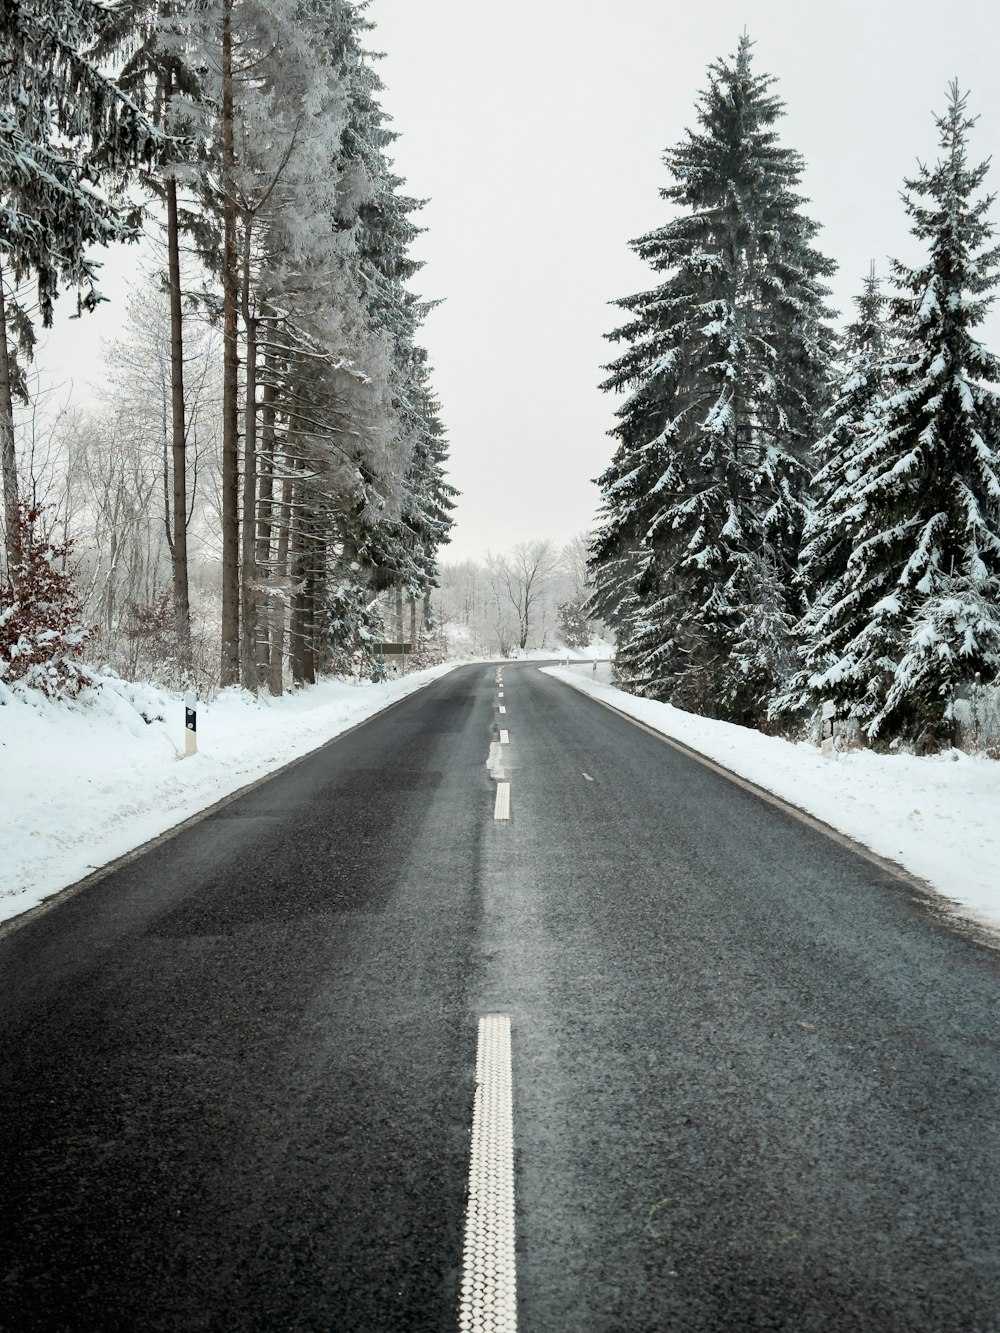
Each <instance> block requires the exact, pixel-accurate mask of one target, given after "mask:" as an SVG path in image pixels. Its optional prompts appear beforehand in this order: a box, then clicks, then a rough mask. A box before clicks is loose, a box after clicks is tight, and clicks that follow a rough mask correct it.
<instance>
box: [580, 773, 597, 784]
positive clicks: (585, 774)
mask: <svg viewBox="0 0 1000 1333" xmlns="http://www.w3.org/2000/svg"><path fill="white" fill-rule="evenodd" d="M583 776H584V777H585V778H586V779H587V781H588V782H593V780H594V779H593V778H592V777H591V776H590V774H589V773H584V775H583Z"/></svg>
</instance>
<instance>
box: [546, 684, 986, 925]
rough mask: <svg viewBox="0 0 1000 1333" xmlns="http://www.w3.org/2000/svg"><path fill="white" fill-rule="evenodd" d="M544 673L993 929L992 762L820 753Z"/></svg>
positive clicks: (948, 756)
mask: <svg viewBox="0 0 1000 1333" xmlns="http://www.w3.org/2000/svg"><path fill="white" fill-rule="evenodd" d="M547 671H548V674H549V675H551V676H555V677H557V678H558V679H560V680H565V681H569V682H570V683H572V684H573V685H575V686H576V687H577V689H581V690H583V691H584V692H585V693H587V694H591V695H593V696H594V697H595V698H597V699H601V700H604V701H605V702H606V703H609V704H611V705H612V706H613V707H615V708H617V709H619V710H620V711H621V712H623V713H627V714H628V715H629V716H630V717H634V718H636V719H637V720H639V721H641V722H643V723H645V725H646V726H648V727H651V728H652V729H653V730H654V731H659V732H661V733H662V734H663V735H664V736H671V737H673V738H674V739H676V740H678V741H681V742H682V743H683V744H685V745H689V746H691V747H692V748H693V749H695V750H698V751H699V753H701V754H703V755H705V756H707V757H708V758H710V759H713V760H715V761H716V762H717V763H719V764H722V765H723V766H724V767H726V768H728V769H730V770H731V771H732V772H734V773H738V774H740V776H742V777H744V778H748V779H749V780H750V781H751V782H754V783H756V784H757V786H759V787H763V788H765V789H766V790H767V791H771V792H774V793H775V795H777V796H780V797H782V798H783V799H784V800H786V801H788V802H790V803H791V804H792V805H796V806H798V807H799V808H800V809H802V810H805V811H807V812H808V813H809V814H811V815H814V816H815V817H816V818H818V819H821V820H823V821H824V822H825V823H827V824H830V825H832V826H833V827H834V828H836V829H839V830H840V831H841V832H842V833H845V834H847V836H848V837H850V838H852V839H853V840H854V841H855V842H859V843H862V844H863V845H864V846H865V847H868V848H870V849H871V850H872V851H873V852H876V853H878V855H879V856H882V857H886V858H887V859H889V860H890V861H894V862H896V863H897V864H898V865H901V866H903V867H904V868H905V869H906V870H908V871H910V873H911V874H913V875H916V876H917V877H918V878H920V879H922V880H924V881H925V882H926V883H927V884H929V885H930V886H931V887H932V888H933V889H936V890H937V892H938V893H940V894H942V895H943V896H944V897H945V898H947V899H949V900H951V902H952V904H954V905H955V906H956V907H957V908H958V909H959V911H960V912H961V913H962V915H964V916H967V917H969V918H971V919H973V920H976V921H979V922H981V923H985V924H988V925H990V926H994V927H997V926H1000V825H998V823H997V817H996V812H997V810H998V809H1000V764H998V763H996V762H995V761H993V760H990V759H985V758H979V757H973V756H971V755H967V754H963V753H962V752H960V751H958V750H950V751H947V752H946V753H944V754H942V755H936V756H933V757H928V758H917V757H916V756H914V755H910V754H890V755H885V754H874V753H873V752H872V751H870V750H857V751H849V752H844V753H837V754H835V755H834V756H833V758H831V759H824V758H823V757H822V755H821V754H820V751H819V747H818V746H816V745H812V744H809V743H806V742H798V743H796V742H791V741H786V740H781V739H779V738H778V737H773V736H764V735H761V733H760V732H757V731H751V730H749V729H748V728H746V727H738V726H734V725H733V724H732V723H729V722H717V721H714V720H713V719H710V718H704V717H698V716H696V715H695V714H692V713H685V712H683V711H681V710H680V709H677V708H672V707H671V706H670V705H669V704H663V703H657V702H656V701H654V700H651V699H638V698H636V697H635V696H634V695H631V694H625V693H624V692H623V691H621V690H616V689H614V688H612V686H611V685H609V684H607V683H604V682H602V681H600V680H594V679H592V678H591V676H590V675H588V674H585V673H581V672H579V671H574V670H573V669H572V668H570V669H567V668H565V667H550V668H547Z"/></svg>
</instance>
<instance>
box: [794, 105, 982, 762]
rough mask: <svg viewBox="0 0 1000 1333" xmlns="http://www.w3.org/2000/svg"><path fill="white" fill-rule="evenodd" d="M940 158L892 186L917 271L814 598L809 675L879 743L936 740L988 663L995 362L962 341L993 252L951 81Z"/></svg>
mask: <svg viewBox="0 0 1000 1333" xmlns="http://www.w3.org/2000/svg"><path fill="white" fill-rule="evenodd" d="M936 122H937V126H938V130H939V134H940V147H941V150H942V156H941V158H940V159H939V160H938V162H937V163H936V164H935V165H934V166H932V167H928V166H924V165H921V166H920V168H919V171H918V173H917V175H916V176H915V177H914V178H913V179H912V180H908V181H907V182H906V189H907V193H906V194H905V195H904V200H905V204H906V210H907V212H908V214H909V216H910V217H911V219H912V222H913V225H912V231H913V234H914V235H915V236H916V237H917V238H918V239H919V240H920V241H922V242H924V243H925V245H926V247H927V258H926V260H925V261H924V262H923V263H922V264H921V265H919V266H918V267H916V268H910V267H908V266H907V265H904V264H901V263H898V262H894V264H893V266H892V278H893V283H894V285H895V288H896V294H895V295H894V296H893V297H892V298H891V301H890V309H891V313H892V316H893V319H894V323H895V326H896V330H897V333H898V336H899V338H900V343H901V348H900V353H899V357H898V359H897V360H895V361H893V362H892V363H890V365H889V367H888V370H889V374H890V375H891V378H892V381H893V382H892V386H891V391H890V394H889V396H888V397H887V398H886V399H885V400H884V402H883V403H882V404H881V407H880V409H879V411H878V414H877V421H876V423H875V426H874V429H873V430H872V432H871V438H870V439H869V440H868V442H867V444H866V445H865V447H863V448H862V449H861V450H860V452H859V453H858V455H857V458H856V461H855V463H854V464H853V465H852V466H853V467H854V469H856V471H857V474H858V476H857V480H856V481H854V482H853V483H851V482H849V481H848V482H847V484H848V485H852V486H853V494H854V509H853V511H852V512H853V513H854V515H855V517H854V519H853V520H852V525H853V526H852V536H851V540H852V545H853V549H852V551H851V554H850V556H849V558H848V561H847V566H846V569H845V571H844V573H843V574H842V575H841V576H840V577H839V578H837V579H836V580H835V581H834V582H833V584H832V586H831V587H830V588H829V589H828V590H827V591H825V592H824V593H823V594H822V596H823V598H824V599H825V603H826V605H827V606H828V608H829V609H828V610H827V611H826V612H825V614H824V616H823V617H822V618H821V621H820V623H819V624H818V625H817V635H818V638H817V643H816V646H815V649H814V651H813V656H814V659H815V660H818V661H823V662H824V665H823V666H822V667H820V669H818V670H817V671H816V672H815V674H814V675H813V676H812V677H811V679H810V682H809V684H810V688H811V689H812V691H813V692H814V694H816V695H823V694H825V693H830V694H831V695H832V697H836V698H838V699H840V700H841V701H842V704H843V707H844V709H845V711H846V712H847V713H849V714H850V715H851V716H854V717H856V718H858V719H859V720H860V721H861V722H862V723H863V724H864V726H865V728H866V730H867V733H868V735H869V737H870V738H872V739H878V740H880V741H882V742H887V741H891V740H893V739H895V738H901V739H905V740H910V741H921V742H922V743H925V744H936V743H939V742H941V741H943V740H946V739H947V738H948V736H949V728H950V719H951V704H952V699H953V696H954V691H955V688H956V687H957V686H959V685H960V684H962V683H963V682H967V681H970V680H971V679H972V678H973V676H974V674H975V673H976V672H977V671H978V672H982V673H983V674H984V675H989V676H991V677H992V676H993V675H994V674H995V673H996V671H997V669H998V667H1000V616H998V612H997V605H998V600H1000V456H998V446H1000V403H998V393H997V390H996V389H995V388H994V387H992V386H994V385H996V384H997V383H1000V360H998V358H996V357H995V356H993V355H992V354H991V353H990V352H988V351H987V350H986V349H985V348H984V347H983V346H982V344H981V343H980V342H979V341H978V340H977V339H976V337H975V336H974V333H973V330H974V329H975V328H976V327H977V326H978V325H979V324H980V323H981V322H982V320H983V318H984V316H985V314H986V312H987V310H988V309H989V307H990V305H991V304H992V301H993V299H994V297H993V294H992V293H993V292H994V290H995V288H996V286H997V284H998V282H1000V247H997V246H995V245H994V244H993V243H992V241H993V236H994V229H993V226H992V225H991V223H990V222H989V220H988V216H987V215H988V212H989V209H990V206H991V204H992V202H993V196H986V195H979V197H978V198H977V197H976V196H977V193H978V192H979V189H980V186H981V185H982V182H983V180H984V177H985V176H986V173H987V170H988V166H989V164H988V162H984V163H981V164H979V165H978V166H970V165H969V162H968V157H967V139H968V135H969V131H970V130H971V128H972V126H973V124H974V123H975V122H974V120H972V119H970V118H969V117H968V116H967V114H966V97H965V96H964V95H961V94H960V93H959V91H958V86H957V84H953V85H952V86H951V97H950V102H949V105H948V109H947V111H946V112H945V114H944V115H943V116H940V117H937V118H936Z"/></svg>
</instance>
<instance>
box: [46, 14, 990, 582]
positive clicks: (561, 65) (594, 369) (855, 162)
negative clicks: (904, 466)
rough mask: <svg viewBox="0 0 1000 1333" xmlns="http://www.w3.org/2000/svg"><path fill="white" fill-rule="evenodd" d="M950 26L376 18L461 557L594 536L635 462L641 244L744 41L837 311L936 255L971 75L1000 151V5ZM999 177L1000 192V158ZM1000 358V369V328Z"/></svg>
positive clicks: (612, 17)
mask: <svg viewBox="0 0 1000 1333" xmlns="http://www.w3.org/2000/svg"><path fill="white" fill-rule="evenodd" d="M947 8H948V7H946V6H945V5H943V4H941V3H929V0H865V2H862V0H830V2H829V3H826V4H824V5H822V6H821V5H814V4H811V3H808V0H757V3H746V2H744V3H736V2H735V0H714V2H713V3H711V4H699V3H691V2H690V0H688V2H687V3H683V4H682V3H678V2H677V0H673V2H670V0H616V3H615V4H614V5H609V4H608V3H607V0H601V3H596V0H504V2H503V3H502V4H486V3H484V0H372V3H371V6H370V9H369V16H370V18H371V19H372V20H373V21H374V22H375V24H376V25H377V26H376V29H375V31H374V32H373V33H372V34H371V35H370V45H371V47H372V48H373V49H377V50H381V51H383V52H385V59H384V60H383V61H382V62H381V74H382V77H383V79H384V81H385V83H386V92H385V95H384V99H383V105H384V106H385V108H386V110H387V111H388V112H389V113H390V114H391V115H392V116H393V118H394V121H395V128H396V129H397V130H398V132H399V134H400V139H399V141H398V142H397V144H396V145H395V159H396V164H397V168H398V169H399V172H400V174H401V175H403V176H405V177H406V178H407V182H408V189H409V191H410V192H411V193H412V194H414V195H416V196H418V197H421V198H426V199H427V200H428V203H427V206H426V208H425V209H424V210H423V214H422V222H423V224H424V226H425V227H426V229H427V230H426V232H425V234H424V235H423V236H421V237H420V238H419V240H418V242H417V245H416V253H417V257H418V258H420V259H421V260H423V261H424V262H425V268H424V269H423V271H422V272H421V273H420V274H419V275H418V279H417V281H416V283H415V286H416V288H417V290H419V291H420V292H421V293H422V294H423V295H425V296H427V297H432V298H437V299H441V300H442V301H443V304H442V305H441V306H440V307H438V309H436V310H435V311H434V312H433V313H432V314H431V315H430V316H429V318H428V321H427V324H426V326H425V329H424V342H425V344H426V346H427V347H428V349H429V351H430V356H431V361H432V364H433V365H434V367H435V384H436V387H437V389H438V392H439V394H440V397H441V401H442V405H443V409H444V418H445V422H446V425H447V428H448V433H449V439H450V446H451V478H452V481H453V483H454V484H455V485H456V486H457V487H458V488H459V490H460V491H461V492H462V496H461V499H460V500H459V505H458V509H457V512H456V519H457V524H456V528H455V532H454V536H453V541H452V544H451V546H450V548H446V549H445V551H444V552H443V556H444V558H445V559H446V560H452V559H464V558H466V557H477V556H480V555H481V554H483V553H484V552H485V550H486V548H487V547H492V548H493V549H495V550H502V549H505V548H507V547H509V546H511V545H512V544H513V543H515V542H517V541H521V540H525V539H530V538H534V537H551V538H553V539H554V540H555V541H557V542H559V543H562V542H564V541H566V540H568V539H569V538H570V537H572V536H573V535H574V534H575V533H578V532H581V531H584V530H585V529H587V528H589V527H590V525H591V523H592V521H593V517H594V511H595V506H596V501H597V489H596V487H595V486H594V485H593V484H592V478H593V477H595V476H597V474H598V473H599V472H600V471H601V470H602V469H603V468H604V466H605V464H606V463H607V461H608V459H609V458H610V455H611V449H612V442H611V441H610V440H609V439H608V438H607V436H606V433H605V432H606V431H607V429H608V427H609V426H610V425H611V424H612V420H613V411H614V402H613V400H612V399H611V398H610V397H609V396H608V395H605V394H602V393H601V392H600V391H599V390H598V388H597V384H598V382H599V380H600V379H601V370H600V367H601V366H602V364H603V363H604V362H605V361H607V360H608V358H609V356H610V355H611V354H612V353H611V348H610V345H609V344H608V343H606V342H605V341H604V338H603V336H602V335H603V334H604V333H606V332H607V331H608V330H609V329H610V328H612V327H614V325H615V323H616V312H615V311H614V309H612V308H611V307H609V305H608V302H609V301H611V300H613V299H614V298H615V297H618V296H623V295H625V294H627V293H629V292H632V291H638V290H642V289H643V288H645V287H647V286H649V285H651V281H650V274H649V270H647V269H646V268H645V267H644V266H643V265H642V264H641V263H640V262H639V261H638V260H636V259H635V257H634V256H633V255H632V254H631V252H630V251H629V249H628V241H629V240H630V239H631V238H632V237H635V236H638V235H641V234H642V233H643V232H645V231H647V230H649V229H651V228H653V227H655V226H657V225H658V224H659V223H661V222H662V221H664V220H665V219H666V216H667V215H666V213H665V210H664V206H663V204H662V203H661V201H660V199H659V196H658V190H659V189H660V187H661V186H663V185H664V184H666V183H667V176H666V172H665V170H664V168H663V166H662V162H661V155H662V152H663V150H664V148H666V147H667V146H669V145H672V144H674V143H675V142H676V141H677V140H678V139H679V138H680V137H681V136H682V134H683V132H684V130H685V129H686V128H687V127H688V126H690V125H692V124H693V123H694V103H695V97H696V95H697V93H698V92H699V91H700V90H701V89H702V88H704V86H705V83H706V67H707V66H708V64H709V63H711V62H712V61H713V60H715V59H716V58H718V57H719V56H724V55H728V54H729V53H731V52H732V51H733V50H734V49H735V47H736V43H737V40H738V37H739V34H740V33H741V32H742V30H743V29H744V27H746V28H747V29H748V31H749V32H750V35H751V37H752V38H753V40H754V41H755V43H756V47H755V60H756V69H757V70H758V71H759V72H767V73H770V74H773V75H775V76H776V77H777V79H778V85H777V91H778V93H779V95H780V96H781V97H782V99H783V100H784V102H785V103H786V112H787V114H786V115H785V117H784V119H783V120H782V122H781V124H780V132H781V136H782V139H783V142H784V143H785V144H786V145H788V146H789V147H792V148H796V149H798V150H799V151H800V152H801V153H802V154H803V155H804V157H805V160H806V174H805V179H804V185H803V188H804V193H805V194H806V195H808V197H809V198H810V200H811V203H810V204H809V206H808V212H809V213H810V214H811V216H812V217H813V218H815V220H816V221H818V222H820V223H821V224H822V226H823V231H822V232H821V233H820V236H819V238H818V242H817V244H818V245H819V247H820V248H821V249H822V250H823V251H824V252H825V253H826V254H828V255H829V256H830V257H831V258H833V259H835V260H836V261H837V263H838V264H839V265H840V271H839V273H838V275H837V278H836V279H835V283H834V287H835V292H834V304H835V305H836V306H838V307H839V308H840V309H841V310H847V309H848V308H849V307H850V303H851V297H852V296H853V295H854V294H855V293H856V292H857V290H858V288H859V286H860V283H861V279H862V277H863V275H864V274H865V272H866V271H867V269H868V266H869V264H870V262H871V261H872V260H873V259H874V260H875V262H876V265H877V266H878V268H879V269H880V270H881V271H884V270H885V268H886V256H887V255H896V256H898V257H900V258H905V259H912V258H914V257H915V252H914V250H913V242H912V239H911V238H910V237H909V235H908V230H907V224H906V218H905V215H904V212H903V207H902V204H901V202H900V199H899V191H900V189H901V187H902V182H903V177H904V176H905V175H907V174H910V173H912V171H913V170H914V167H915V165H916V160H917V158H918V157H919V158H923V159H925V160H926V159H932V158H933V157H934V156H935V155H936V150H937V138H936V131H935V127H934V123H933V119H932V114H933V112H935V111H938V112H940V111H942V110H943V109H944V106H945V103H946V99H947V86H948V83H949V81H950V80H951V79H953V78H956V77H957V78H958V80H959V83H960V85H961V86H962V88H963V89H967V90H968V91H969V92H970V94H971V96H970V103H969V106H970V111H971V112H973V113H977V114H979V116H980V122H979V125H978V127H977V130H976V132H975V134H974V136H973V144H972V151H973V154H974V155H975V157H976V158H977V159H979V158H983V157H988V156H990V155H991V154H992V153H993V151H994V148H995V146H996V145H997V143H998V141H1000V80H998V78H997V74H996V62H997V51H998V41H997V38H998V35H1000V20H998V18H997V9H996V0H965V2H964V3H963V4H961V5H956V6H955V7H954V10H953V13H954V14H955V15H956V16H960V17H951V16H949V14H948V12H947ZM988 183H989V184H991V185H992V187H993V188H1000V163H998V165H997V167H996V168H995V174H994V175H993V176H992V177H991V178H990V179H989V181H988ZM995 216H996V217H997V218H998V219H1000V210H998V211H997V214H995ZM109 294H112V295H113V294H115V293H114V290H113V289H112V284H109ZM69 304H70V302H69V300H68V299H66V300H64V302H63V306H64V308H66V307H68V306H69ZM115 322H116V316H115V313H114V311H113V310H108V309H105V311H104V312H103V313H102V315H101V317H100V323H99V325H98V324H97V323H96V322H94V321H90V322H89V327H88V329H87V331H86V332H85V333H83V336H82V338H80V339H78V340H77V342H76V344H75V345H71V344H69V343H67V342H65V341H63V340H62V339H61V338H60V339H59V340H57V342H58V347H57V349H56V350H54V351H53V352H52V354H51V355H52V359H53V360H60V361H62V362H64V363H65V365H66V367H67V370H69V369H72V368H73V367H74V364H75V369H76V372H77V374H78V375H84V376H85V375H86V373H87V372H88V369H89V363H88V358H90V357H92V352H93V348H94V345H95V342H96V340H97V335H98V330H100V332H101V333H104V334H105V335H111V334H113V332H114V329H113V325H114V323H115ZM77 327H79V325H78V326H77ZM988 340H989V341H990V343H991V345H992V346H993V347H994V349H995V350H998V351H1000V318H995V319H994V320H993V321H992V322H991V327H990V330H989V334H988ZM44 357H45V354H44V353H43V354H42V360H43V361H44Z"/></svg>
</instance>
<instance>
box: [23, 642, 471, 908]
mask: <svg viewBox="0 0 1000 1333" xmlns="http://www.w3.org/2000/svg"><path fill="white" fill-rule="evenodd" d="M450 669H451V667H450V665H448V666H439V667H431V668H429V669H428V670H426V671H419V672H414V673H413V675H409V676H404V677H403V678H401V679H397V680H389V681H386V682H384V683H382V684H378V685H371V684H366V685H350V684H345V683H344V682H343V681H339V680H326V681H323V682H322V683H321V684H319V685H316V686H313V687H312V688H310V689H307V690H299V691H296V692H295V693H293V694H287V695H285V696H284V697H282V698H280V699H270V698H268V699H262V700H260V701H258V700H255V699H254V698H253V697H252V696H251V695H249V694H247V693H245V692H243V691H242V690H225V691H223V692H222V693H221V694H220V695H219V696H218V697H217V698H216V699H215V700H214V701H213V702H212V703H202V704H201V705H199V709H198V754H197V755H194V756H192V757H191V758H188V759H182V757H181V756H182V755H183V753H184V705H183V702H182V701H181V699H180V698H179V697H177V696H172V695H170V694H168V693H166V692H164V691H163V690H158V689H155V688H153V687H152V686H148V685H130V684H127V683H126V682H125V681H122V680H115V679H113V678H112V679H104V680H103V681H102V683H101V684H100V686H99V687H98V688H95V689H89V690H87V691H86V692H85V693H84V694H83V695H81V696H80V699H79V700H77V701H76V702H75V703H73V704H66V703H58V704H55V703H48V702H46V701H45V700H44V699H43V698H41V696H38V695H32V696H31V698H30V701H29V700H26V699H25V698H23V697H20V696H18V695H16V694H13V693H12V692H11V691H9V690H3V692H2V702H3V704H4V706H3V707H0V812H2V815H0V818H2V820H3V825H2V831H0V921H3V920H6V919H7V918H8V917H11V916H16V915H17V914H18V913H20V912H24V911H26V910H27V909H28V908H29V907H33V906H34V905H35V904H36V903H38V902H41V900H42V899H43V898H46V897H47V896H48V895H49V894H51V893H53V892H55V891H56V890H57V889H61V888H64V887H65V886H66V885H67V884H73V883H75V881H76V880H78V879H82V878H83V877H84V876H85V875H88V874H90V873H91V871H93V870H95V869H97V868H98V867H100V866H102V865H106V864H107V862H109V861H113V860H114V859H115V858H116V857H119V856H122V855H124V853H126V852H129V851H131V850H132V849H133V848H135V847H138V846H141V844H142V843H144V842H147V841H148V840H149V839H150V838H155V837H156V836H157V835H158V834H160V833H163V832H164V831H165V830H166V829H169V828H173V827H174V825H175V824H179V823H181V822H182V821H183V820H185V819H188V818H189V817H190V816H191V815H194V814H197V813H198V811H200V810H204V809H205V808H206V807H207V806H210V805H214V804H215V802H216V801H218V800H220V799H221V798H222V797H224V796H228V795H229V794H230V793H231V792H234V791H237V790H238V789H239V788H240V787H245V786H247V785H248V784H249V783H251V782H254V781H255V780H256V779H257V778H259V777H262V776H263V775H264V774H266V773H270V772H273V771H274V770H275V769H277V768H280V767H282V765H284V764H287V763H289V762H291V761H292V760H293V759H297V758H298V757H299V756H300V755H303V754H307V753H308V752H309V751H310V750H314V749H316V747H317V746H319V745H322V744H323V743H324V741H328V740H330V739H331V738H332V737H334V736H337V735H339V734H340V733H341V732H343V731H346V730H348V728H350V727H353V726H355V725H356V724H357V723H359V722H362V721H364V719H365V718H368V717H371V716H372V714H373V713H377V712H379V710H380V709H383V708H386V707H388V705H389V704H391V703H394V702H395V701H396V700H397V699H402V698H404V697H405V696H406V695H408V694H412V693H413V691H414V690H416V689H419V688H420V686H421V685H424V684H426V683H427V682H428V681H430V680H434V679H435V678H436V677H438V676H440V675H442V674H443V673H444V672H446V671H449V670H450Z"/></svg>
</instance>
